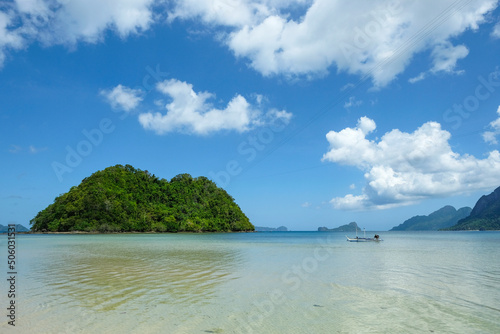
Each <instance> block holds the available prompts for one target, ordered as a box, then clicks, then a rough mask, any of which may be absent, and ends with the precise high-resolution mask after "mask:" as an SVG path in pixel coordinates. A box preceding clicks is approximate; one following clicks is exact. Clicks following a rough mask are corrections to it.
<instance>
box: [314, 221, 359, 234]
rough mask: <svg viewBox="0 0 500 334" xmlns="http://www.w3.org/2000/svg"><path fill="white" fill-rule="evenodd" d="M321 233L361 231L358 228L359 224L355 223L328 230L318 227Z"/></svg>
mask: <svg viewBox="0 0 500 334" xmlns="http://www.w3.org/2000/svg"><path fill="white" fill-rule="evenodd" d="M318 231H319V232H357V231H361V229H360V228H359V227H358V224H356V223H355V222H352V223H349V224H346V225H342V226H339V227H336V228H326V227H318Z"/></svg>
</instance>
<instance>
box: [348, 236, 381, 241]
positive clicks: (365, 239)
mask: <svg viewBox="0 0 500 334" xmlns="http://www.w3.org/2000/svg"><path fill="white" fill-rule="evenodd" d="M346 238H347V241H349V242H379V241H382V239H380V238H378V239H375V238H349V237H348V236H346Z"/></svg>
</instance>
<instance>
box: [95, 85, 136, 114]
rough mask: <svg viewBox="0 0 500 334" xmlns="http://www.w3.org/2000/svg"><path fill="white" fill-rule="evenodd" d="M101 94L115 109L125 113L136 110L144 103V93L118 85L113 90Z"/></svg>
mask: <svg viewBox="0 0 500 334" xmlns="http://www.w3.org/2000/svg"><path fill="white" fill-rule="evenodd" d="M100 94H101V95H102V96H104V97H105V98H106V100H107V101H108V102H109V104H111V106H112V107H113V108H121V109H123V110H125V111H131V110H133V109H135V108H136V107H137V106H138V105H139V103H140V102H141V101H142V91H141V90H140V89H132V88H128V87H124V86H122V85H118V86H116V87H115V88H113V89H112V90H101V92H100Z"/></svg>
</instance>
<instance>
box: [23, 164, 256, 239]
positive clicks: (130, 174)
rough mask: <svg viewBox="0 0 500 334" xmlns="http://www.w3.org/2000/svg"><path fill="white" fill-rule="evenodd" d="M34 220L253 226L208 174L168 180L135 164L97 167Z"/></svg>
mask: <svg viewBox="0 0 500 334" xmlns="http://www.w3.org/2000/svg"><path fill="white" fill-rule="evenodd" d="M30 223H31V225H32V227H31V230H32V231H34V232H38V231H50V232H70V231H88V232H93V231H95V232H132V231H137V232H149V231H156V232H182V231H190V232H216V231H253V230H254V226H253V225H252V224H251V223H250V221H249V219H248V218H247V216H246V215H245V214H244V213H243V212H242V211H241V209H240V207H239V206H238V205H237V204H236V203H235V202H234V199H233V198H232V197H231V196H230V195H229V194H228V193H227V192H226V191H225V190H223V189H221V188H218V187H217V185H216V184H215V183H214V182H212V181H211V180H209V179H208V178H206V177H203V176H201V177H197V178H193V177H192V176H191V175H189V174H180V175H177V176H175V177H174V178H172V179H171V180H170V182H169V181H167V180H165V179H159V178H158V177H156V176H155V175H154V174H151V173H149V172H148V171H147V170H146V171H142V170H140V169H136V168H134V167H132V166H130V165H125V166H122V165H116V166H113V167H108V168H106V169H104V170H102V171H98V172H95V173H94V174H92V175H91V176H90V177H87V178H85V179H83V181H82V182H81V183H80V185H78V186H76V187H72V188H71V189H70V190H69V191H68V192H67V193H65V194H62V195H60V196H58V197H56V198H55V200H54V203H52V204H50V205H49V206H48V207H47V208H45V209H44V210H42V211H40V212H39V213H38V214H37V215H36V216H35V217H34V218H33V219H32V220H31V221H30Z"/></svg>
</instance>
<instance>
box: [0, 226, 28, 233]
mask: <svg viewBox="0 0 500 334" xmlns="http://www.w3.org/2000/svg"><path fill="white" fill-rule="evenodd" d="M8 230H9V226H4V225H2V224H0V233H6V232H7V231H8ZM29 231H30V230H29V229H27V228H26V227H24V226H23V225H21V224H17V225H16V232H29Z"/></svg>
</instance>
